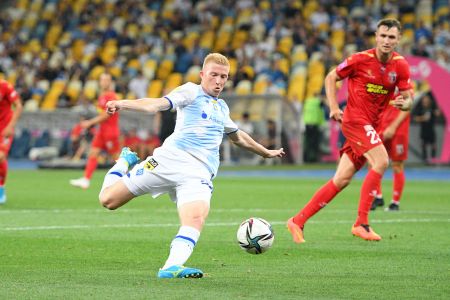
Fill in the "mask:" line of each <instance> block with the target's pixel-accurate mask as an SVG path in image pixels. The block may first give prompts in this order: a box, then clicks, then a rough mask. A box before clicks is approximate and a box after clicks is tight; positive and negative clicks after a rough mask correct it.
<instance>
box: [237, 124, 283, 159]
mask: <svg viewBox="0 0 450 300" xmlns="http://www.w3.org/2000/svg"><path fill="white" fill-rule="evenodd" d="M228 137H229V138H230V139H231V141H232V142H233V144H235V145H236V146H239V147H241V148H244V149H246V150H248V151H251V152H253V153H256V154H258V155H260V156H262V157H264V158H273V157H283V156H284V154H285V153H284V149H283V148H280V149H275V150H270V149H267V148H266V147H264V146H263V145H261V144H260V143H258V142H256V141H255V140H254V139H253V138H252V137H251V136H250V135H248V134H247V133H246V132H244V131H242V130H238V131H236V132H233V133H230V134H229V135H228Z"/></svg>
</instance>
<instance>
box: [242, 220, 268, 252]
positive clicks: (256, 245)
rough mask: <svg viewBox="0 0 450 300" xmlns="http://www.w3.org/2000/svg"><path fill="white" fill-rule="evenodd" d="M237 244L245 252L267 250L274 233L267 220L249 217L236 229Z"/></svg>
mask: <svg viewBox="0 0 450 300" xmlns="http://www.w3.org/2000/svg"><path fill="white" fill-rule="evenodd" d="M237 240H238V242H239V246H240V247H241V248H242V249H244V250H245V251H246V252H247V253H251V254H261V253H264V252H266V251H267V250H269V248H270V247H271V246H272V244H273V240H274V235H273V230H272V226H271V225H270V223H269V222H267V221H266V220H264V219H261V218H250V219H247V220H245V221H244V222H242V224H241V225H239V229H238V231H237Z"/></svg>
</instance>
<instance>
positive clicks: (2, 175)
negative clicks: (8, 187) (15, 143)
mask: <svg viewBox="0 0 450 300" xmlns="http://www.w3.org/2000/svg"><path fill="white" fill-rule="evenodd" d="M7 173H8V161H7V160H6V159H5V160H3V161H2V162H0V186H3V185H5V182H6V174H7Z"/></svg>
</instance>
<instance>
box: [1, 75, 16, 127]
mask: <svg viewBox="0 0 450 300" xmlns="http://www.w3.org/2000/svg"><path fill="white" fill-rule="evenodd" d="M17 99H19V95H18V94H17V92H16V90H15V89H14V87H13V86H12V85H11V84H10V83H9V82H7V81H6V80H3V79H0V133H1V132H2V131H3V129H5V127H6V126H8V124H9V122H10V121H11V118H12V115H13V110H12V107H11V105H12V103H14V102H15V101H17Z"/></svg>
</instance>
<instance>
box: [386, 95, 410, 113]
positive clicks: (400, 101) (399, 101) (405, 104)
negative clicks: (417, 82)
mask: <svg viewBox="0 0 450 300" xmlns="http://www.w3.org/2000/svg"><path fill="white" fill-rule="evenodd" d="M389 103H390V104H391V105H393V106H395V107H397V108H398V109H400V110H403V111H407V110H410V109H411V106H412V101H411V99H410V98H405V97H403V95H398V96H397V97H395V99H394V100H391V101H389Z"/></svg>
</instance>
